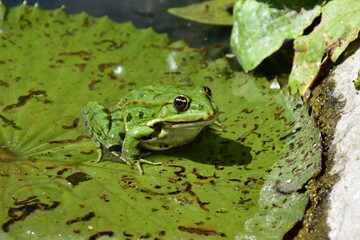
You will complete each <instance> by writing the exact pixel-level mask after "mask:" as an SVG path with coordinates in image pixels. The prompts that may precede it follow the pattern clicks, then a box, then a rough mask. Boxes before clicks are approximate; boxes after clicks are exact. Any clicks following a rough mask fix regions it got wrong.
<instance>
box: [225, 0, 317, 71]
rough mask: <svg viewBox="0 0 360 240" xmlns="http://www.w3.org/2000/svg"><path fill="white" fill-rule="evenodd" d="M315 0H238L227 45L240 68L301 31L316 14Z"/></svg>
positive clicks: (256, 61) (254, 63)
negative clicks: (229, 42)
mask: <svg viewBox="0 0 360 240" xmlns="http://www.w3.org/2000/svg"><path fill="white" fill-rule="evenodd" d="M317 2H318V1H317V0H306V1H293V0H286V1H275V0H274V1H256V0H246V1H245V0H240V1H238V2H237V3H236V4H235V8H234V26H233V30H232V34H231V47H232V49H233V50H234V51H235V54H236V56H237V58H238V59H239V61H240V63H241V65H242V67H243V68H244V70H246V71H249V70H252V69H254V68H255V67H256V66H258V65H259V64H260V63H261V62H262V61H263V60H264V59H265V58H266V57H268V56H270V55H271V54H272V53H274V52H275V51H276V50H278V49H279V48H280V47H281V45H282V44H283V42H284V40H285V39H294V38H296V37H298V36H300V35H302V33H303V30H304V29H305V28H306V27H308V26H309V25H310V24H311V23H312V21H313V20H314V18H315V17H317V16H318V15H319V14H320V5H319V4H317Z"/></svg>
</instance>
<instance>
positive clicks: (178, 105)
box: [174, 95, 190, 112]
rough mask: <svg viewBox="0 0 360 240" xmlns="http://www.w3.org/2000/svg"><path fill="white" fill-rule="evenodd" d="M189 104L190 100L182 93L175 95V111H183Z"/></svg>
mask: <svg viewBox="0 0 360 240" xmlns="http://www.w3.org/2000/svg"><path fill="white" fill-rule="evenodd" d="M189 106H190V101H189V99H188V98H187V97H186V96H184V95H180V96H177V97H176V98H175V99H174V109H175V110H176V111H177V112H184V111H186V110H187V109H188V108H189Z"/></svg>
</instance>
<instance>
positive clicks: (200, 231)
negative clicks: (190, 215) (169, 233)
mask: <svg viewBox="0 0 360 240" xmlns="http://www.w3.org/2000/svg"><path fill="white" fill-rule="evenodd" d="M178 229H179V230H180V231H182V232H187V233H192V234H196V235H199V236H220V237H226V234H225V233H222V232H218V231H215V230H212V229H206V228H200V227H185V226H178Z"/></svg>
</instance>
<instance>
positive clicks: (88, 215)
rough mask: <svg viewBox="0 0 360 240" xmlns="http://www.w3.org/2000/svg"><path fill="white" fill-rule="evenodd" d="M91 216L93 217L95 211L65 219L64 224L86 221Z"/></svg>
mask: <svg viewBox="0 0 360 240" xmlns="http://www.w3.org/2000/svg"><path fill="white" fill-rule="evenodd" d="M93 217H95V213H94V212H89V213H88V214H86V215H85V216H83V217H77V218H74V219H72V220H69V221H67V222H66V224H67V225H71V224H73V223H77V222H87V221H90V220H91V219H92V218H93Z"/></svg>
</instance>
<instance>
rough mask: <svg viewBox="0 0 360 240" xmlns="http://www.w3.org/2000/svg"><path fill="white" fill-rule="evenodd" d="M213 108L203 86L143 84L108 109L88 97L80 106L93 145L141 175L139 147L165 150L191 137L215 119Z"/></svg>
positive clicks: (100, 152)
mask: <svg viewBox="0 0 360 240" xmlns="http://www.w3.org/2000/svg"><path fill="white" fill-rule="evenodd" d="M217 114H218V109H217V107H216V105H215V104H214V103H213V101H212V99H211V90H210V88H208V87H204V86H201V87H171V86H147V87H144V88H142V89H140V90H138V91H135V90H134V91H131V92H130V93H128V94H127V95H126V96H125V97H123V98H122V99H121V100H120V101H119V102H118V103H116V104H115V105H114V106H112V107H111V108H108V109H107V108H105V107H103V106H101V105H100V104H98V103H97V102H89V103H88V104H87V106H86V107H85V108H84V109H83V115H84V118H85V125H86V126H87V129H88V131H89V133H90V134H91V135H92V137H93V142H94V143H95V144H96V145H97V147H98V161H103V160H105V159H103V158H104V157H103V156H104V154H103V153H104V151H105V150H106V151H108V152H110V153H111V154H112V155H111V156H115V157H116V158H115V159H117V160H116V161H119V162H124V163H126V164H127V165H128V166H129V167H130V168H133V166H134V165H135V166H136V167H137V168H138V170H139V174H140V175H143V174H144V171H143V168H142V164H143V163H147V164H152V165H161V163H156V162H152V161H148V160H146V159H143V158H141V154H140V150H141V149H148V150H155V151H159V150H166V149H170V148H173V147H179V146H182V145H185V144H187V143H189V142H191V141H192V140H193V139H194V138H195V137H196V136H197V135H198V134H199V133H200V131H201V130H202V129H203V128H204V127H205V126H208V125H210V124H211V123H213V122H214V121H215V119H216V118H217Z"/></svg>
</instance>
